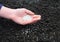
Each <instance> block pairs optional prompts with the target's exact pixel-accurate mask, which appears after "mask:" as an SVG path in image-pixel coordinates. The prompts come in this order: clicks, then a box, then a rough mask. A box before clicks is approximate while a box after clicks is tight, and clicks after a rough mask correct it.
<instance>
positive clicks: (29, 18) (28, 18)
mask: <svg viewBox="0 0 60 42" xmlns="http://www.w3.org/2000/svg"><path fill="white" fill-rule="evenodd" d="M22 19H23V20H25V21H28V20H32V17H31V16H30V15H26V16H24V17H23V18H22Z"/></svg>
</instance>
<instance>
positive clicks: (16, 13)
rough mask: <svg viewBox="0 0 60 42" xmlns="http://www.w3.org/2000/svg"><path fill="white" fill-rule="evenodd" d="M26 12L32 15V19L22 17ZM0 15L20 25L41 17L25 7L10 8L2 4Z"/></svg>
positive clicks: (33, 21) (35, 20)
mask: <svg viewBox="0 0 60 42" xmlns="http://www.w3.org/2000/svg"><path fill="white" fill-rule="evenodd" d="M27 14H28V15H30V16H31V17H32V20H29V21H24V20H23V19H22V17H23V16H25V15H27ZM0 17H4V18H7V19H11V20H13V21H14V22H16V23H18V24H21V25H26V24H31V23H35V22H37V21H38V20H40V19H41V16H40V15H35V13H33V12H32V11H30V10H27V9H25V8H19V9H11V8H7V7H5V6H3V7H2V8H1V10H0Z"/></svg>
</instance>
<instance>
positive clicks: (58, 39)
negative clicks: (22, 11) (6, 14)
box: [0, 0, 60, 42]
mask: <svg viewBox="0 0 60 42" xmlns="http://www.w3.org/2000/svg"><path fill="white" fill-rule="evenodd" d="M0 2H1V3H2V4H3V5H4V6H6V7H9V8H27V9H29V10H31V11H33V12H35V13H36V14H39V15H41V16H42V19H41V20H40V21H38V22H37V23H34V24H30V25H25V26H22V25H19V24H16V23H15V22H13V21H11V20H8V19H5V18H0V42H60V0H0Z"/></svg>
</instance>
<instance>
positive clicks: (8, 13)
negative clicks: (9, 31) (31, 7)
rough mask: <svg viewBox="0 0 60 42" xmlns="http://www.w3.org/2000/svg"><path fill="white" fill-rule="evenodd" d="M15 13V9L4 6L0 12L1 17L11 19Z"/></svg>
mask: <svg viewBox="0 0 60 42" xmlns="http://www.w3.org/2000/svg"><path fill="white" fill-rule="evenodd" d="M14 11H15V10H14V9H11V8H7V7H5V6H2V8H1V10H0V17H4V18H7V19H10V18H11V17H12V14H13V13H14Z"/></svg>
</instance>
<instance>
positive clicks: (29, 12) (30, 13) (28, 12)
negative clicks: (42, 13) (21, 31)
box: [25, 9, 35, 15]
mask: <svg viewBox="0 0 60 42" xmlns="http://www.w3.org/2000/svg"><path fill="white" fill-rule="evenodd" d="M25 12H26V13H27V14H29V15H34V14H35V13H34V12H32V11H30V10H27V9H26V10H25Z"/></svg>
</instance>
